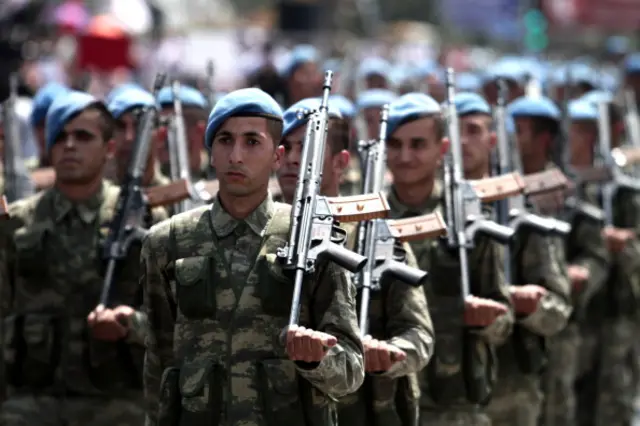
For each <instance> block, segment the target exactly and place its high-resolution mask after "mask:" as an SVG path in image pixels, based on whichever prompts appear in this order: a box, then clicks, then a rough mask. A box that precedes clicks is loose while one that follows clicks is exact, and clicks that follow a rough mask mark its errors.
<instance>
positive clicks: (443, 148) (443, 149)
mask: <svg viewBox="0 0 640 426" xmlns="http://www.w3.org/2000/svg"><path fill="white" fill-rule="evenodd" d="M449 145H450V142H449V138H448V137H444V138H442V146H441V147H440V155H445V154H446V153H447V152H449Z"/></svg>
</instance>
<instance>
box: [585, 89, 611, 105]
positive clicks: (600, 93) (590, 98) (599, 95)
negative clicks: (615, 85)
mask: <svg viewBox="0 0 640 426" xmlns="http://www.w3.org/2000/svg"><path fill="white" fill-rule="evenodd" d="M578 100H581V101H585V102H590V103H592V104H595V105H597V104H598V103H600V102H613V94H612V93H611V92H607V91H605V90H592V91H590V92H588V93H585V94H584V95H582V97H581V98H579V99H578Z"/></svg>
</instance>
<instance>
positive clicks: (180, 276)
mask: <svg viewBox="0 0 640 426" xmlns="http://www.w3.org/2000/svg"><path fill="white" fill-rule="evenodd" d="M290 215H291V206H289V205H286V204H275V203H273V201H272V198H271V195H269V196H267V198H266V199H265V201H264V202H263V203H262V204H261V205H260V206H259V207H258V208H257V209H256V210H254V211H253V212H252V213H251V214H250V215H249V216H248V217H247V218H246V219H244V220H236V219H233V218H232V217H231V216H230V215H229V214H228V213H227V212H226V211H224V209H223V208H222V206H221V205H220V203H219V201H218V200H216V201H214V202H213V204H212V205H210V206H206V207H200V208H197V209H194V210H191V211H189V212H186V213H182V214H179V215H176V216H174V217H173V218H172V219H171V221H167V222H164V223H162V224H159V225H157V226H156V227H154V228H153V229H152V231H151V233H150V235H149V236H148V238H147V239H146V241H145V243H144V245H143V249H142V255H141V265H142V266H141V267H142V275H141V281H142V283H143V285H144V288H145V292H144V294H145V307H146V309H147V313H148V316H149V320H150V333H149V338H148V340H147V354H146V358H145V368H144V383H145V396H146V398H147V401H148V406H149V407H150V412H149V415H148V417H147V423H146V424H147V425H148V426H151V425H155V424H156V421H160V423H159V424H189V425H193V426H198V425H203V426H204V425H206V426H210V425H215V424H225V425H229V426H231V425H243V426H262V425H265V424H266V425H274V426H276V425H277V426H289V425H296V426H298V425H305V424H308V425H318V426H320V425H326V424H331V423H332V421H331V419H332V418H333V416H335V411H334V409H333V408H334V406H333V404H332V399H335V398H339V397H342V396H345V395H347V394H350V393H353V392H354V391H356V390H357V389H358V388H359V387H360V385H361V384H362V382H363V379H364V360H363V348H362V343H361V342H360V338H359V331H358V326H357V315H356V311H355V305H356V294H355V293H356V292H355V288H354V286H353V284H352V283H351V282H350V280H349V278H348V277H347V275H346V272H345V271H344V270H343V269H341V268H338V267H337V266H335V265H334V264H331V263H321V264H319V265H317V268H316V273H315V275H314V276H313V277H311V279H309V281H308V282H307V283H306V285H305V286H304V289H303V295H302V306H301V315H300V324H302V325H304V326H305V327H311V328H313V329H314V330H318V331H324V332H327V333H330V334H332V335H334V336H336V337H337V338H338V344H337V345H336V346H335V347H333V348H331V349H330V350H329V351H328V353H327V355H326V356H325V358H324V359H323V361H322V362H321V363H319V364H317V365H316V364H305V363H299V362H292V361H290V360H289V359H288V357H287V355H286V352H285V348H284V346H283V344H282V341H281V340H280V337H279V336H280V335H281V332H282V330H283V329H284V328H285V326H286V325H287V320H288V316H289V311H290V305H291V300H292V295H293V294H292V293H293V282H292V280H291V277H290V276H288V275H285V274H284V272H283V270H282V268H281V267H280V265H279V263H278V262H277V260H276V255H275V253H276V250H277V248H279V247H282V246H283V245H284V244H285V242H286V240H287V238H288V233H289V223H290ZM178 417H179V422H180V423H176V421H178V420H177V418H178Z"/></svg>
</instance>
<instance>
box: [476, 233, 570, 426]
mask: <svg viewBox="0 0 640 426" xmlns="http://www.w3.org/2000/svg"><path fill="white" fill-rule="evenodd" d="M551 246H552V242H551V241H550V239H549V238H547V237H545V236H543V235H541V234H539V233H534V232H528V231H525V232H521V233H519V234H518V235H517V238H516V240H515V244H514V250H513V252H512V258H513V264H514V265H513V269H512V270H513V272H514V275H513V280H514V283H519V284H537V285H539V286H541V287H544V288H545V289H547V290H548V293H547V295H546V296H545V297H543V298H542V300H540V302H539V305H538V309H537V310H536V311H535V312H534V313H532V314H530V315H528V316H526V317H519V318H517V322H516V325H515V327H514V331H513V334H512V335H511V337H510V338H509V341H508V342H507V343H506V344H504V345H502V346H501V347H500V348H498V363H499V365H500V368H499V370H498V372H499V374H498V382H497V385H496V386H495V390H494V393H493V397H492V399H491V402H490V404H489V406H488V407H487V413H488V414H489V417H491V420H492V423H493V424H494V425H505V426H506V425H512V424H514V422H515V424H518V425H522V426H527V425H532V426H535V425H537V423H538V418H539V416H540V411H541V408H542V394H541V391H540V380H539V373H540V372H541V370H542V368H543V367H544V364H545V362H546V354H545V347H546V345H545V340H546V338H547V337H550V336H553V335H555V334H557V333H558V332H560V331H561V330H562V329H563V328H564V327H565V326H566V324H567V322H568V320H569V316H570V315H571V305H570V300H571V292H570V284H569V279H568V277H567V275H566V265H565V264H564V263H563V262H564V259H559V258H558V257H557V255H556V253H555V251H554V250H552V249H551ZM515 419H517V421H516V420H515Z"/></svg>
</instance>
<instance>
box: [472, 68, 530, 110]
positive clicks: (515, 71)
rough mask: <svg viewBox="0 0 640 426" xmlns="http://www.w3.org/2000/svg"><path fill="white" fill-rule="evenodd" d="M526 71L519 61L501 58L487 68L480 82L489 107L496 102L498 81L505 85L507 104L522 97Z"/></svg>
mask: <svg viewBox="0 0 640 426" xmlns="http://www.w3.org/2000/svg"><path fill="white" fill-rule="evenodd" d="M527 74H528V71H527V69H526V68H525V67H524V64H523V63H522V61H520V60H516V59H515V58H503V59H501V60H499V61H498V63H496V64H494V65H493V66H491V67H489V70H488V71H487V73H486V74H485V76H484V81H483V82H482V95H483V97H484V98H485V99H486V100H487V101H488V102H489V104H490V105H495V104H496V103H497V101H498V80H501V79H502V80H504V81H506V83H507V88H508V96H507V102H511V101H513V100H515V99H517V98H518V97H520V96H523V95H524V86H525V84H526V79H527Z"/></svg>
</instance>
